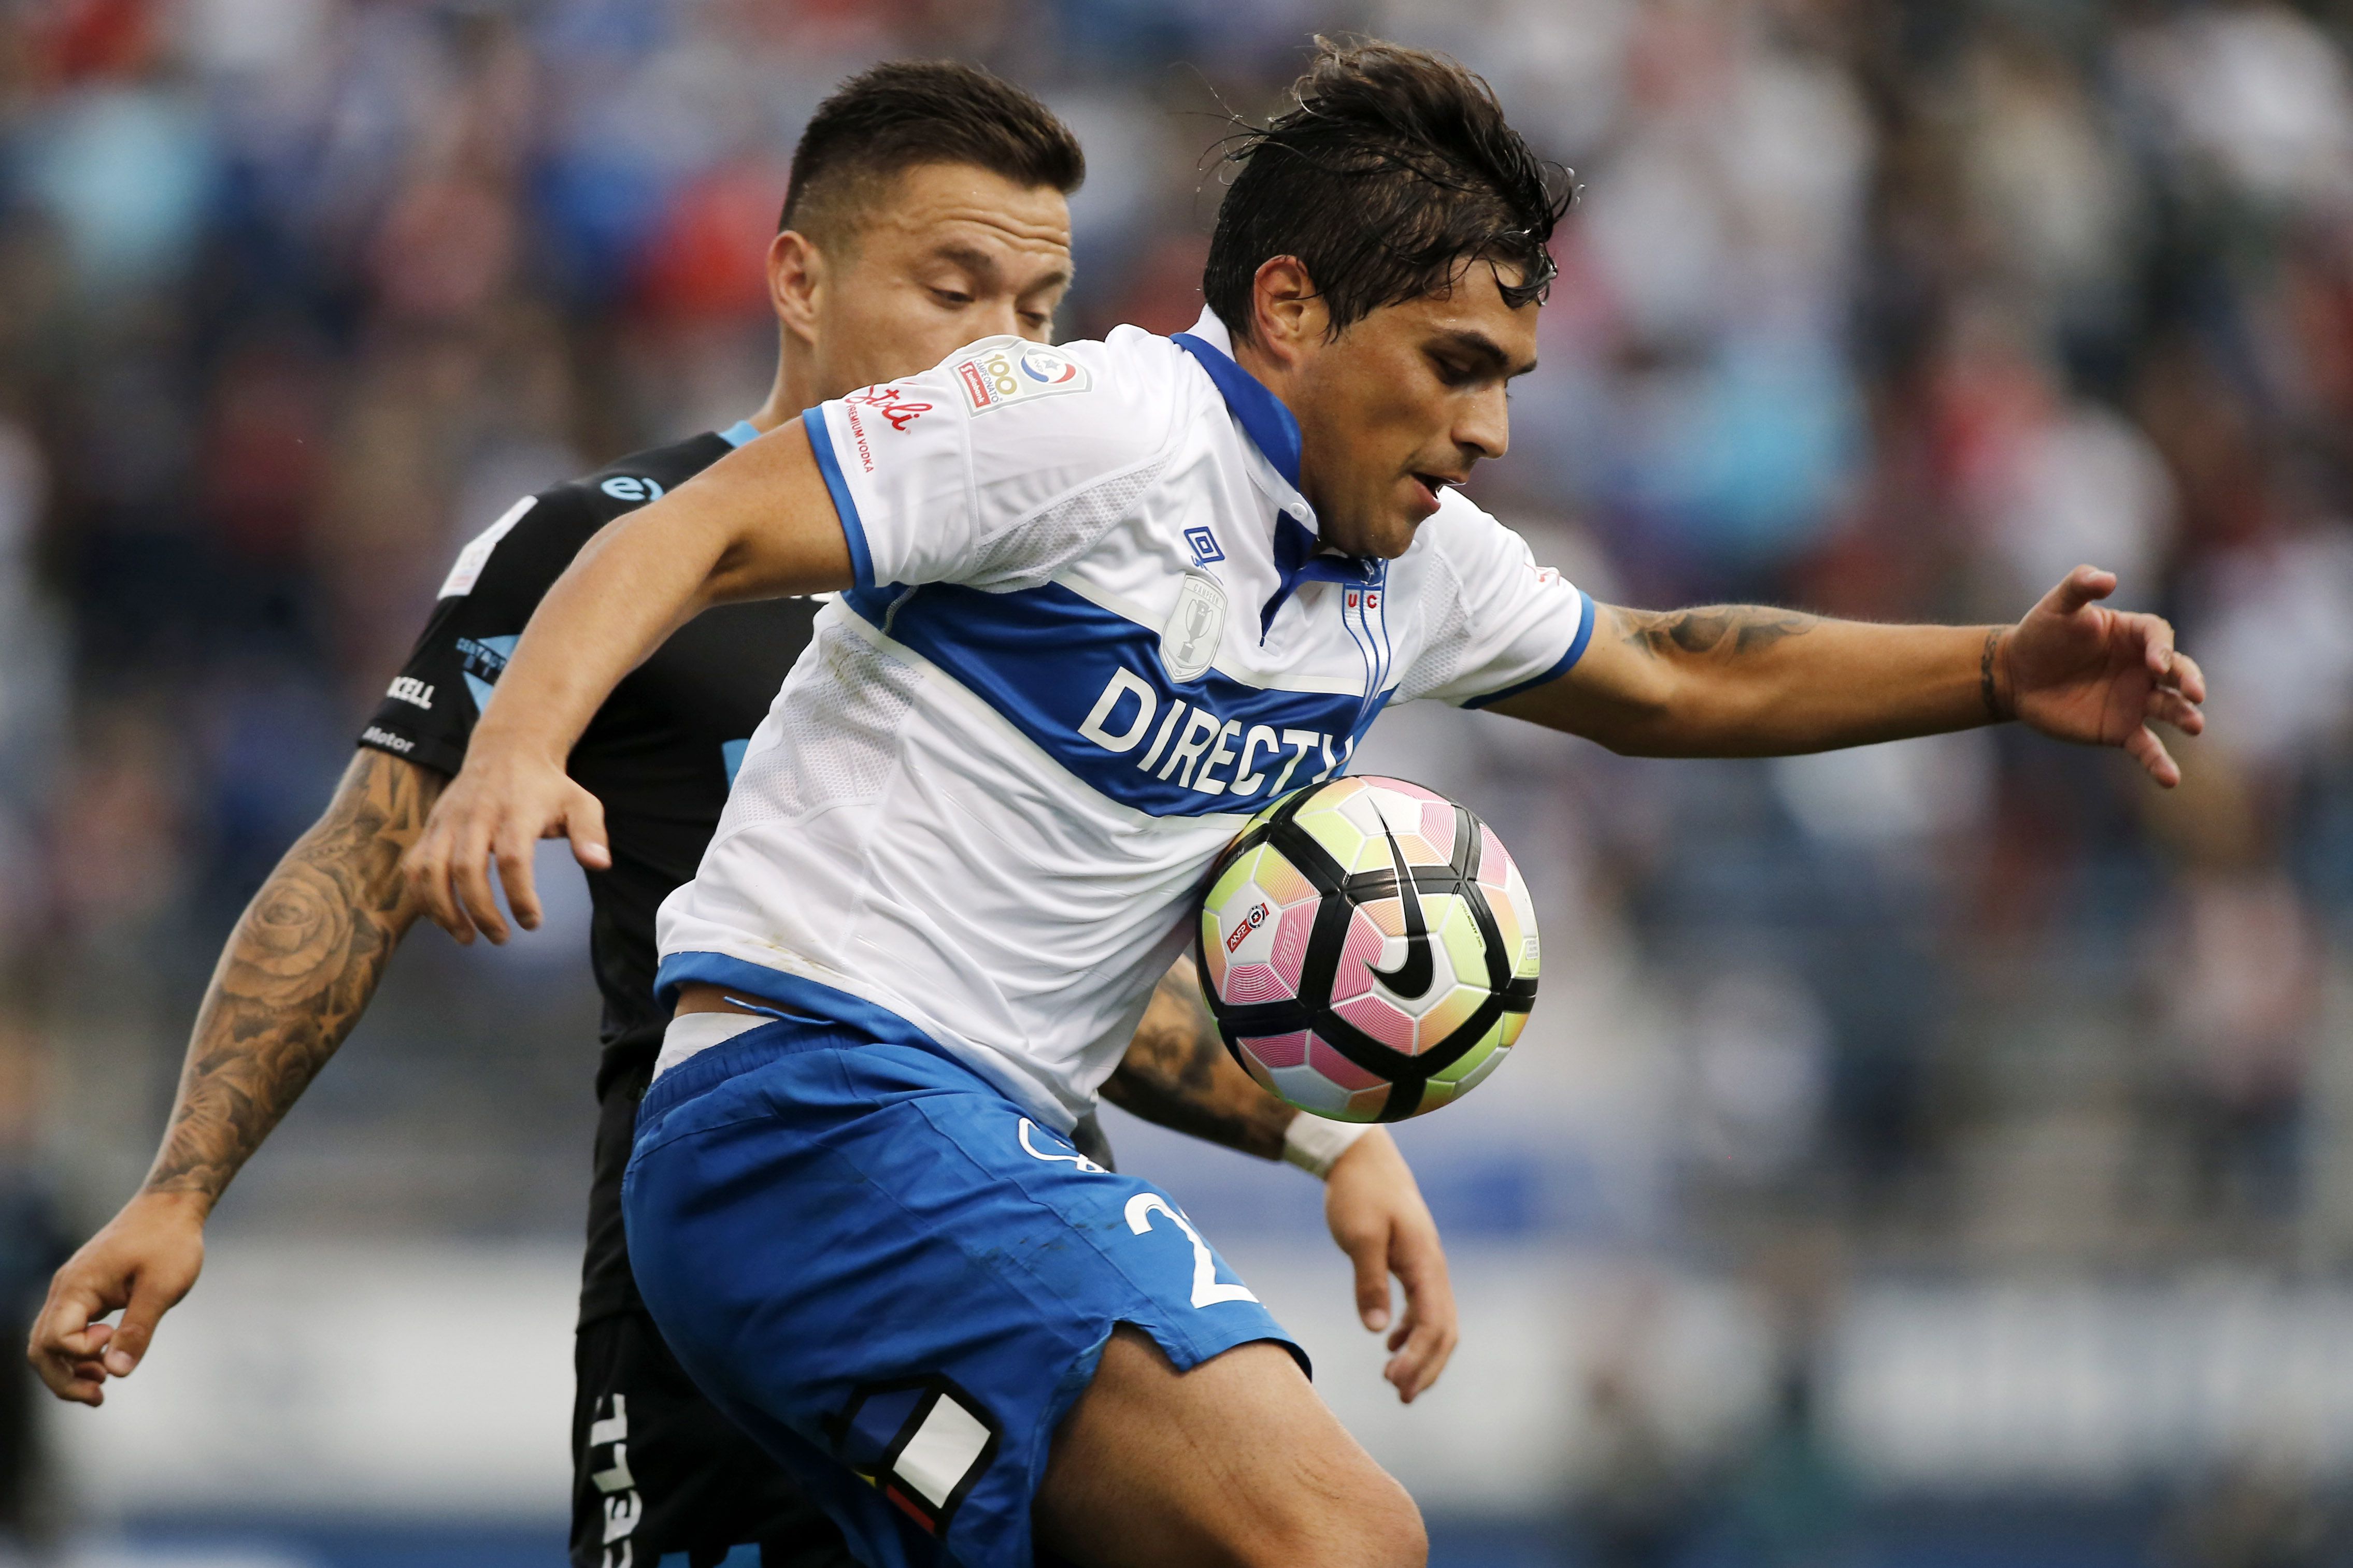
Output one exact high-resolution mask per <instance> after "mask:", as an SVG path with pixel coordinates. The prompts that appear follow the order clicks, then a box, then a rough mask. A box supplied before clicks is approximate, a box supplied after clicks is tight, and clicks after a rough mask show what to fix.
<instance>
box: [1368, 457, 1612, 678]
mask: <svg viewBox="0 0 2353 1568" xmlns="http://www.w3.org/2000/svg"><path fill="white" fill-rule="evenodd" d="M1432 524H1436V525H1438V527H1439V532H1438V534H1437V537H1436V538H1435V539H1434V540H1433V543H1434V544H1435V546H1436V549H1435V550H1434V552H1433V560H1432V562H1431V568H1432V570H1433V572H1434V574H1435V575H1436V577H1437V582H1436V583H1435V584H1433V590H1434V594H1433V598H1432V601H1431V603H1430V609H1429V616H1430V620H1429V622H1428V623H1426V624H1428V625H1429V626H1430V627H1431V631H1430V635H1429V636H1428V637H1427V638H1426V640H1425V643H1424V646H1423V648H1422V651H1421V654H1420V656H1419V658H1417V659H1416V660H1415V662H1414V665H1413V667H1412V668H1410V669H1409V671H1408V672H1407V674H1406V678H1405V679H1404V680H1403V681H1402V682H1400V683H1399V687H1400V689H1399V691H1398V696H1399V698H1400V699H1402V700H1413V699H1416V698H1422V697H1434V698H1436V699H1438V700H1440V701H1441V702H1451V703H1453V704H1454V705H1456V706H1457V707H1461V708H1484V707H1486V706H1488V705H1489V704H1490V703H1494V702H1500V701H1502V700H1504V698H1506V697H1513V696H1516V695H1517V694H1518V693H1520V692H1523V691H1525V690H1528V689H1531V688H1533V687H1537V686H1541V685H1543V684H1544V683H1545V682H1546V681H1547V680H1552V679H1556V678H1558V677H1560V676H1562V675H1566V674H1567V672H1568V671H1569V669H1570V668H1572V667H1573V666H1575V665H1576V663H1577V659H1578V658H1581V657H1582V656H1583V655H1584V653H1585V646H1586V644H1587V642H1588V641H1589V640H1590V639H1591V637H1592V636H1593V614H1594V611H1593V601H1592V599H1591V598H1590V597H1588V595H1586V594H1585V593H1584V592H1583V590H1581V589H1579V588H1577V587H1576V586H1575V585H1574V584H1570V583H1569V582H1568V580H1567V579H1566V578H1564V577H1563V576H1561V574H1559V573H1558V572H1556V571H1554V570H1553V569H1552V568H1551V567H1549V566H1539V565H1537V564H1536V560H1535V553H1534V552H1532V551H1530V550H1529V549H1528V546H1527V542H1526V541H1525V540H1523V539H1522V538H1521V537H1520V536H1519V535H1518V534H1516V533H1514V532H1513V531H1511V530H1510V529H1508V528H1506V527H1504V525H1503V524H1502V523H1500V522H1498V521H1495V519H1493V517H1491V516H1489V515H1488V514H1487V513H1486V512H1484V511H1482V510H1479V508H1478V507H1476V506H1474V505H1472V503H1471V502H1470V501H1468V500H1463V499H1462V498H1461V496H1460V495H1459V494H1454V493H1451V492H1450V493H1449V495H1448V497H1447V499H1446V502H1445V505H1444V507H1443V508H1442V509H1441V511H1440V515H1439V516H1437V517H1433V518H1432V519H1431V520H1430V523H1428V524H1424V526H1425V527H1430V526H1431V525H1432Z"/></svg>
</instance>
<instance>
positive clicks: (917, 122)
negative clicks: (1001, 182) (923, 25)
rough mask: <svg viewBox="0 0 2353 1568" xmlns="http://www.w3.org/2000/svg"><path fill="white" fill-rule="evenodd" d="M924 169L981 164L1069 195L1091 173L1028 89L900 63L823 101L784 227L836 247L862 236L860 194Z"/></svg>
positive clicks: (949, 65)
mask: <svg viewBox="0 0 2353 1568" xmlns="http://www.w3.org/2000/svg"><path fill="white" fill-rule="evenodd" d="M924 163H976V164H978V165H979V166H980V167H982V168H984V169H987V170H988V171H989V172H990V173H991V174H1001V175H1003V176H1004V177H1005V178H1007V179H1008V180H1010V181H1012V182H1013V183H1014V184H1017V185H1024V186H1036V185H1050V186H1052V187H1053V188H1054V189H1055V190H1058V191H1060V192H1061V193H1062V194H1063V195H1069V194H1070V193H1071V192H1072V191H1075V190H1077V189H1078V188H1079V185H1080V184H1081V183H1082V182H1083V181H1084V180H1085V179H1086V177H1087V158H1086V154H1085V153H1083V152H1082V151H1080V148H1079V139H1078V138H1077V137H1076V136H1073V135H1072V134H1071V128H1070V127H1069V126H1067V125H1065V124H1063V123H1062V122H1061V121H1060V119H1058V118H1057V117H1056V116H1055V114H1054V111H1053V110H1050V109H1048V108H1047V107H1046V106H1045V105H1044V104H1042V103H1040V102H1039V101H1038V100H1037V99H1036V98H1035V97H1033V96H1031V95H1030V94H1029V93H1028V92H1026V91H1024V90H1023V89H1020V88H1018V87H1016V86H1014V85H1013V84H1012V83H1011V82H1008V81H1006V80H1004V79H1002V78H999V77H994V76H991V75H989V74H988V72H987V71H985V70H981V69H979V68H976V67H974V66H968V65H963V64H960V63H958V62H956V61H955V60H892V61H890V62H888V63H886V64H883V65H879V66H876V67H874V68H872V69H871V70H863V71H860V72H859V73H858V74H857V75H856V76H854V77H851V78H850V79H849V80H847V81H845V82H843V83H842V84H841V86H840V87H839V88H837V89H835V90H834V92H833V95H832V96H831V97H829V98H828V99H827V100H825V101H824V102H823V103H820V104H818V109H817V113H816V114H814V115H812V116H811V117H810V119H809V122H808V128H807V130H805V131H803V132H801V140H800V145H799V146H797V147H796V148H794V149H793V170H792V182H793V183H792V188H791V192H790V194H789V195H786V197H785V210H784V216H782V217H781V218H779V219H778V220H777V226H778V227H779V228H797V229H799V230H800V231H801V232H802V233H804V234H806V235H807V236H808V237H810V238H812V239H814V240H816V241H817V242H818V244H820V245H823V244H827V243H828V242H837V241H839V240H840V239H843V238H845V237H849V235H851V234H853V233H854V232H855V231H856V227H857V208H858V198H859V197H860V196H861V195H865V194H866V193H867V192H869V191H871V188H872V186H873V185H874V184H876V183H877V182H879V181H882V180H887V179H889V178H891V177H892V176H893V175H895V174H902V173H903V172H905V171H906V170H908V169H912V168H914V167H917V166H918V165H920V164H924Z"/></svg>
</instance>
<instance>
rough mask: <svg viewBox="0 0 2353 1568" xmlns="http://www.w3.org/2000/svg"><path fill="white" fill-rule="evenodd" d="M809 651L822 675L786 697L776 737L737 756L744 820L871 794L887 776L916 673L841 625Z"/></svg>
mask: <svg viewBox="0 0 2353 1568" xmlns="http://www.w3.org/2000/svg"><path fill="white" fill-rule="evenodd" d="M817 657H818V660H819V661H820V662H821V663H822V664H823V665H824V667H825V675H826V678H825V679H818V680H808V681H804V682H802V683H800V684H799V685H798V686H797V687H796V688H795V689H793V690H792V692H791V693H790V694H789V695H788V696H786V699H785V704H784V709H783V711H782V712H780V713H779V714H778V715H777V724H778V727H779V729H780V731H781V733H780V734H779V735H778V737H777V741H776V744H775V745H773V746H770V747H769V748H768V749H767V750H765V751H764V752H760V753H758V754H757V755H755V756H751V757H747V758H745V759H744V769H743V773H742V776H740V777H739V778H738V779H737V780H736V786H735V799H736V801H737V802H738V803H740V804H739V809H740V810H741V811H742V812H743V816H744V820H745V821H747V822H769V821H779V820H789V819H791V818H794V817H798V816H807V815H808V814H809V813H810V812H812V811H816V810H818V808H820V807H822V806H828V805H840V804H841V803H842V802H844V801H852V800H866V799H871V797H872V796H874V795H879V794H880V793H881V790H882V786H883V785H884V784H887V783H889V782H890V777H891V768H892V758H893V756H894V755H895V753H896V752H897V735H898V730H899V725H900V723H901V721H902V720H904V719H905V718H906V716H907V710H908V709H909V708H910V707H912V706H913V703H914V695H915V686H916V683H917V682H919V681H921V680H922V679H923V673H922V672H921V671H920V670H918V669H916V668H914V667H913V666H912V665H910V664H908V663H906V662H905V661H903V660H902V659H897V658H892V657H891V655H889V654H888V653H885V652H884V651H882V650H881V648H879V647H875V646H874V645H873V644H872V643H871V642H869V641H868V640H867V639H866V638H865V637H861V636H860V635H859V634H858V633H857V632H854V631H850V630H848V629H845V628H844V627H841V626H827V627H826V628H824V630H823V631H821V632H820V633H819V634H818V643H817Z"/></svg>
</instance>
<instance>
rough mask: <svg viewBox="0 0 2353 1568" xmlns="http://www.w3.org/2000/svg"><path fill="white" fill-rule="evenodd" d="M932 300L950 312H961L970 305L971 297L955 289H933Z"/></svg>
mask: <svg viewBox="0 0 2353 1568" xmlns="http://www.w3.org/2000/svg"><path fill="white" fill-rule="evenodd" d="M932 298H934V299H935V300H938V301H939V302H940V303H941V304H943V305H945V306H946V307H947V308H948V309H950V310H963V309H964V308H965V306H967V305H969V304H971V303H972V296H971V295H969V294H966V293H965V292H963V291H962V290H961V289H933V290H932Z"/></svg>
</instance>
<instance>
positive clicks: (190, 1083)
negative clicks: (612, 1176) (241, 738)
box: [145, 749, 444, 1200]
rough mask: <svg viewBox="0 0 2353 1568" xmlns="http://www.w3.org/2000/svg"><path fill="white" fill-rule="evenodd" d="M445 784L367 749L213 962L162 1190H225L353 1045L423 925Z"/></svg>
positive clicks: (155, 1185)
mask: <svg viewBox="0 0 2353 1568" xmlns="http://www.w3.org/2000/svg"><path fill="white" fill-rule="evenodd" d="M443 782H444V781H443V780H442V778H441V776H440V775H439V774H438V773H431V772H429V771H427V770H426V769H424V768H420V767H418V766H417V765H416V764H415V763H407V762H403V761H402V760H400V759H399V758H397V757H393V756H388V755H386V754H385V753H384V752H377V751H372V750H365V749H363V750H362V751H361V752H359V753H358V754H357V755H356V756H354V757H353V760H352V765H351V767H350V769H349V770H348V771H347V772H346V773H344V774H343V783H342V784H340V785H339V786H337V788H336V791H335V798H334V799H333V801H332V803H330V804H329V805H328V807H327V812H326V815H325V816H322V817H321V818H320V819H319V821H318V822H317V823H316V824H314V825H313V826H311V830H310V831H309V832H308V833H306V834H304V835H303V836H302V837H301V839H300V840H299V841H298V842H297V843H296V844H295V845H294V847H292V848H291V849H289V850H288V851H287V852H286V855H285V858H283V859H281V860H280V861H279V862H278V866H277V868H276V869H275V870H273V871H271V872H270V874H269V880H268V881H267V882H264V883H263V884H262V886H261V890H260V891H259V892H258V893H256V894H255V895H254V897H253V902H252V903H251V904H249V905H248V906H247V908H246V911H245V913H244V915H243V916H242V917H241V918H240V919H239V920H238V921H237V930H236V931H234V932H233V933H232V934H231V935H230V937H229V942H228V946H227V949H226V950H225V951H224V952H222V953H221V958H220V963H219V965H218V966H217V967H216V969H215V970H214V971H213V978H212V984H211V985H210V986H209V987H208V988H207V989H206V992H205V999H204V1004H203V1005H202V1007H201V1008H200V1009H199V1010H198V1012H197V1014H196V1026H195V1035H194V1036H193V1037H191V1039H190V1040H189V1042H188V1055H187V1059H186V1061H185V1063H184V1064H183V1065H182V1068H181V1069H180V1089H179V1094H178V1097H177V1099H176V1100H174V1104H173V1107H172V1121H171V1126H170V1128H169V1130H168V1131H166V1132H165V1133H164V1146H163V1149H162V1150H161V1151H160V1152H158V1153H157V1154H156V1156H155V1163H154V1166H153V1169H152V1170H150V1171H149V1172H148V1175H147V1182H146V1189H145V1190H147V1191H149V1192H184V1193H195V1194H202V1195H203V1196H204V1197H205V1198H206V1199H207V1200H211V1199H216V1198H218V1197H219V1196H220V1194H221V1193H222V1191H223V1190H224V1189H225V1188H227V1185H228V1184H229V1178H230V1177H232V1176H234V1175H236V1174H237V1168H238V1167H239V1166H241V1165H243V1164H244V1163H245V1162H246V1160H247V1158H248V1156H249V1155H251V1154H252V1152H254V1151H255V1150H256V1149H258V1148H259V1147H260V1146H261V1141H262V1140H263V1139H264V1138H267V1137H268V1136H269V1130H270V1129H271V1128H273V1127H275V1126H277V1125H278V1121H279V1119H280V1118H281V1117H283V1116H284V1115H285V1114H286V1112H287V1110H289V1109H290V1107H291V1106H292V1105H293V1103H294V1101H295V1100H297V1099H298V1098H300V1097H301V1093H302V1090H303V1089H305V1088H306V1087H307V1086H308V1085H309V1084H310V1082H311V1079H312V1078H313V1077H315V1076H317V1074H318V1071H319V1069H320V1068H322V1067H324V1066H325V1065H326V1062H327V1058H330V1057H332V1056H333V1055H334V1054H335V1049H336V1047H339V1046H341V1045H342V1044H343V1037H345V1036H347V1035H349V1034H350V1033H351V1031H352V1027H353V1025H355V1024H357V1023H358V1022H359V1019H360V1015H361V1014H362V1013H363V1012H364V1011H365V1010H366V1008H367V1005H368V998H369V997H371V996H372V995H374V994H375V987H376V982H377V981H378V980H380V979H382V978H383V975H384V969H385V963H386V962H387V961H389V960H390V958H391V957H392V951H393V949H394V948H395V947H396V946H397V945H398V944H399V942H400V939H401V937H402V936H403V935H404V934H406V931H407V930H408V927H409V925H410V924H411V923H412V922H413V921H415V919H416V915H417V911H416V910H414V909H412V908H411V907H410V905H409V901H408V895H407V889H406V885H405V884H404V883H403V881H402V880H401V877H400V857H401V855H402V853H403V852H404V851H405V850H406V849H407V847H408V846H409V845H410V844H412V843H414V842H415V841H416V839H417V835H418V834H419V833H420V832H421V831H422V830H423V828H424V826H425V816H426V814H427V812H428V811H430V810H431V809H432V805H433V802H434V799H435V797H436V796H438V795H439V794H440V793H441V786H442V784H443Z"/></svg>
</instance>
